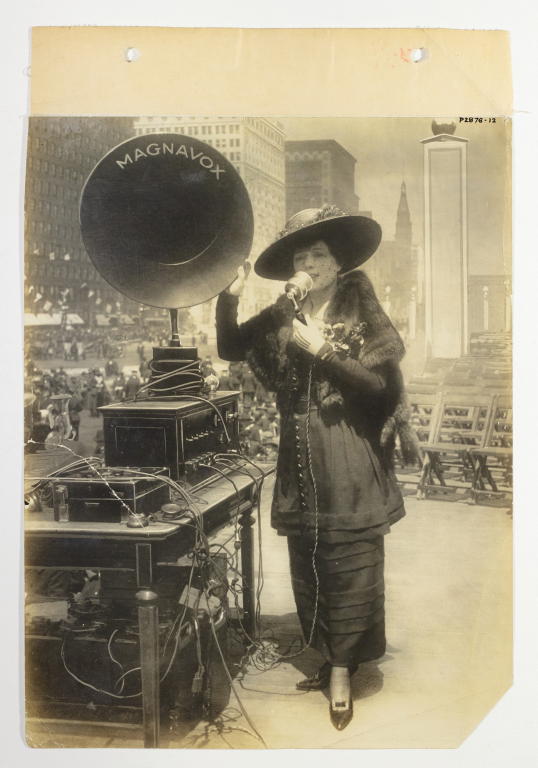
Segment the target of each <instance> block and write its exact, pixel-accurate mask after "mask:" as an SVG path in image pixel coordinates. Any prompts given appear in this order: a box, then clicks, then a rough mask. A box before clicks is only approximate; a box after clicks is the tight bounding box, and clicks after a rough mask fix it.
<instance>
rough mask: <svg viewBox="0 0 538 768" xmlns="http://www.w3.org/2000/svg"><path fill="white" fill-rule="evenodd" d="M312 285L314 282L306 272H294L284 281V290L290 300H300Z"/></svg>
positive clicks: (304, 297)
mask: <svg viewBox="0 0 538 768" xmlns="http://www.w3.org/2000/svg"><path fill="white" fill-rule="evenodd" d="M313 287H314V283H313V282H312V278H311V277H310V275H309V274H308V273H307V272H296V273H295V274H294V275H293V277H290V279H289V280H288V282H287V283H286V286H285V288H284V291H285V293H286V296H287V297H288V299H290V301H294V300H295V301H302V300H303V299H306V295H307V294H308V293H309V292H310V291H311V290H312V288H313ZM294 303H295V302H294Z"/></svg>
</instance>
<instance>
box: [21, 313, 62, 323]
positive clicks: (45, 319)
mask: <svg viewBox="0 0 538 768" xmlns="http://www.w3.org/2000/svg"><path fill="white" fill-rule="evenodd" d="M61 322H62V316H61V315H60V314H59V313H58V314H54V315H50V314H49V313H48V312H38V313H37V315H33V314H32V313H30V312H25V313H24V325H60V324H61Z"/></svg>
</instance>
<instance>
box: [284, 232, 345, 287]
mask: <svg viewBox="0 0 538 768" xmlns="http://www.w3.org/2000/svg"><path fill="white" fill-rule="evenodd" d="M293 269H294V270H295V272H306V273H307V274H309V275H310V277H311V278H312V282H313V283H314V287H313V288H312V290H313V291H320V290H322V289H323V288H328V287H329V286H330V285H332V283H334V282H335V281H336V278H337V275H338V270H339V269H340V265H339V264H338V262H337V261H336V259H335V258H334V256H333V255H332V253H331V252H330V250H329V247H328V245H327V243H325V242H324V241H323V240H316V242H314V243H310V244H309V245H305V246H301V247H300V248H298V249H297V250H296V251H295V253H294V254H293Z"/></svg>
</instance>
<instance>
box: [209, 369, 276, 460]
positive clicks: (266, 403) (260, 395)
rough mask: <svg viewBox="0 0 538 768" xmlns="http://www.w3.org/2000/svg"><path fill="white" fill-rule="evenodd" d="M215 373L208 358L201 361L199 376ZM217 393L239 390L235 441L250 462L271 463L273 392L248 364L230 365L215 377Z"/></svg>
mask: <svg viewBox="0 0 538 768" xmlns="http://www.w3.org/2000/svg"><path fill="white" fill-rule="evenodd" d="M211 372H213V373H215V371H214V369H213V366H212V361H211V358H210V357H206V359H205V360H204V361H203V362H202V375H204V376H208V375H209V374H210V373H211ZM218 379H219V385H218V388H219V391H239V392H240V393H241V395H240V400H239V441H240V446H241V450H242V451H243V452H244V453H246V454H247V455H248V456H250V457H251V458H253V459H259V460H266V461H274V460H275V459H276V455H277V452H278V441H279V435H280V420H279V414H278V411H277V408H276V405H275V398H274V393H273V392H268V391H267V390H266V389H265V388H264V387H263V386H262V385H261V384H260V382H259V381H258V380H257V379H256V378H255V376H254V374H253V373H252V371H251V369H250V367H249V365H248V363H245V362H240V363H230V365H229V367H228V368H226V369H224V371H223V372H222V373H221V374H220V375H219V376H218Z"/></svg>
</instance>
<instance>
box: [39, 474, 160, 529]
mask: <svg viewBox="0 0 538 768" xmlns="http://www.w3.org/2000/svg"><path fill="white" fill-rule="evenodd" d="M133 469H135V468H133ZM129 470H130V468H129V467H122V468H121V469H120V468H119V467H118V468H110V467H105V468H103V469H100V470H99V474H100V476H96V474H95V472H92V471H91V470H88V471H87V472H81V473H78V474H77V475H71V476H68V477H57V478H52V498H53V507H54V519H55V520H58V521H59V522H79V523H87V522H92V523H119V522H126V521H127V519H128V518H129V515H130V513H129V511H128V510H131V512H134V513H135V514H143V515H149V514H151V513H155V512H158V511H159V509H160V508H161V506H162V505H163V504H166V503H167V502H169V501H170V486H169V485H168V483H166V482H164V481H163V480H159V478H158V477H137V476H136V475H135V474H133V473H132V472H130V471H129ZM136 472H145V473H147V474H151V475H158V476H159V475H160V476H165V477H167V476H168V475H169V471H168V469H167V468H166V467H142V468H141V467H136ZM118 497H119V498H118ZM124 505H126V506H127V507H128V509H126V508H125V506H124Z"/></svg>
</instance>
